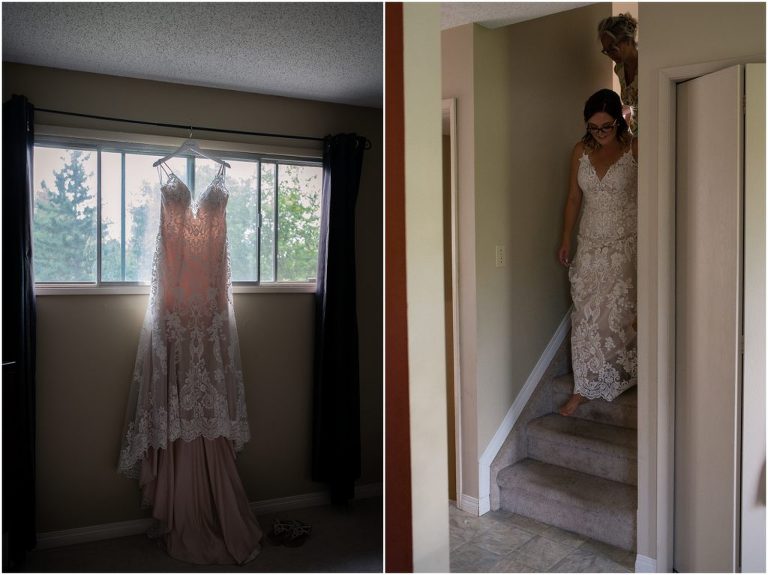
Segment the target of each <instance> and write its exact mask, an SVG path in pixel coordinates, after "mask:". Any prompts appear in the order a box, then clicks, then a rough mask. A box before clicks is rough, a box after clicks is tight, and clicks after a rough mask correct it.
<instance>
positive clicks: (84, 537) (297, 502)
mask: <svg viewBox="0 0 768 575" xmlns="http://www.w3.org/2000/svg"><path fill="white" fill-rule="evenodd" d="M383 492H384V488H383V484H382V483H369V484H366V485H360V486H355V499H366V498H368V497H378V496H380V495H382V493H383ZM330 502H331V498H330V496H329V495H328V493H326V492H318V493H304V494H301V495H292V496H290V497H278V498H276V499H266V500H263V501H253V502H251V504H250V507H251V511H253V513H254V515H263V514H265V513H276V512H277V513H279V512H282V511H289V510H292V509H303V508H305V507H315V506H317V505H327V504H329V503H330ZM152 523H153V519H151V518H147V519H135V520H133V521H119V522H117V523H104V524H101V525H91V526H88V527H78V528H76V529H65V530H63V531H49V532H47V533H38V535H37V549H50V548H52V547H64V546H65V545H75V544H77V543H89V542H91V541H101V540H102V539H114V538H116V537H128V536H130V535H141V534H142V533H146V531H147V530H148V529H149V528H150V527H152Z"/></svg>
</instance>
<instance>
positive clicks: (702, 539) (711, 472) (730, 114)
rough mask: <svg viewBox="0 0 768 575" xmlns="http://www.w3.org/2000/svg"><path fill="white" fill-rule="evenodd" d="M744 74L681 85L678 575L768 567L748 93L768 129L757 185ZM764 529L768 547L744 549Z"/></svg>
mask: <svg viewBox="0 0 768 575" xmlns="http://www.w3.org/2000/svg"><path fill="white" fill-rule="evenodd" d="M754 73H757V74H758V76H759V74H760V73H762V76H761V77H762V78H763V82H764V77H765V76H764V65H763V67H762V72H760V71H759V70H756V69H755V68H752V67H751V66H750V67H749V68H748V69H747V71H746V75H747V76H750V75H751V74H754ZM744 77H745V67H744V66H743V65H736V66H731V67H728V68H725V69H722V70H718V71H716V72H711V73H709V74H705V75H702V76H699V77H696V78H694V79H691V80H687V81H685V82H681V83H679V84H678V85H677V87H676V147H675V154H676V168H677V174H676V209H675V252H676V253H675V260H676V264H675V276H676V278H675V286H676V287H675V290H676V294H675V384H674V411H673V413H674V420H673V421H674V445H673V449H674V502H673V510H672V511H673V516H674V550H673V558H672V559H673V563H672V565H673V567H674V569H676V570H677V571H680V572H682V571H687V572H699V571H721V572H736V571H740V570H744V566H746V565H753V563H752V562H753V561H754V560H755V559H756V558H759V557H762V558H763V562H762V568H758V570H764V569H765V563H764V556H765V525H764V523H765V512H764V493H763V502H762V510H763V511H762V521H760V520H759V517H757V519H758V521H755V519H756V518H755V517H754V514H755V507H759V504H758V505H757V506H755V505H754V500H755V498H756V495H757V494H756V493H755V487H756V486H757V485H759V479H756V478H758V477H760V475H761V470H760V466H761V464H762V465H764V462H765V442H764V437H765V409H764V405H765V391H764V384H763V383H761V381H763V382H764V371H763V373H762V379H761V378H760V376H759V375H758V376H757V377H755V374H750V375H747V374H746V373H745V371H744V368H745V367H746V366H749V365H750V362H752V361H754V358H753V354H755V353H757V354H758V355H760V354H761V352H760V351H759V348H756V349H755V351H752V347H751V346H752V345H754V342H755V339H757V340H760V334H761V333H762V346H763V349H764V343H765V338H764V332H765V327H764V324H763V326H762V328H760V327H759V326H757V327H755V328H747V329H745V326H746V320H747V319H748V318H751V317H754V316H755V315H757V313H760V312H759V310H762V317H763V318H764V317H765V305H764V304H765V302H764V300H765V279H764V278H765V247H764V238H765V218H764V216H763V217H762V218H760V217H756V218H754V217H753V218H751V219H750V220H746V219H745V201H747V200H748V201H750V202H752V201H754V200H756V199H757V200H760V199H761V198H762V204H761V205H762V206H763V207H762V213H763V214H764V205H765V204H764V194H765V191H764V173H765V171H764V170H765V168H764V154H765V144H764V141H765V132H764V126H765V119H764V118H765V116H764V106H765V104H764V100H765V95H764V88H763V93H762V95H759V94H754V93H753V94H752V96H751V97H750V96H747V100H748V101H750V100H751V101H752V102H754V106H755V108H757V109H760V108H763V116H762V118H763V120H762V123H761V124H758V122H757V121H754V122H753V123H752V126H753V127H754V126H758V125H759V126H762V142H763V143H762V158H763V162H762V164H763V167H762V174H763V177H762V178H755V177H754V176H752V170H753V169H752V168H750V167H749V165H748V164H747V162H746V158H747V157H754V156H756V152H758V150H754V149H751V146H753V145H754V144H751V145H750V148H749V149H747V148H746V147H745V137H744V134H745V128H747V127H748V126H749V125H750V122H747V123H746V125H745V123H744V114H745V110H744V101H745V96H744V94H745V92H744ZM702 118H704V119H706V120H705V121H702ZM758 163H759V162H758ZM745 176H746V177H745ZM750 180H752V182H750ZM761 188H762V190H761ZM761 238H762V239H761ZM761 246H762V247H761ZM755 250H757V251H760V250H762V252H761V253H762V263H760V261H759V258H755V257H754V256H753V253H754V252H755ZM745 254H749V255H750V257H749V258H747V257H745ZM745 263H748V265H747V266H745ZM756 268H757V269H756ZM760 275H762V279H760V278H759V276H760ZM760 286H762V288H761V287H760ZM760 292H761V293H762V295H761V296H760ZM761 301H762V303H761ZM747 342H748V343H749V346H747V345H746V344H747ZM763 363H764V360H763ZM755 405H762V406H763V408H762V413H761V414H759V413H752V411H753V409H752V408H753V407H754V406H755ZM757 411H759V409H758V410H757ZM755 437H758V438H763V440H762V441H760V440H759V439H758V440H757V441H756V440H755ZM742 438H745V439H744V440H742ZM747 438H752V439H751V440H748V439H747ZM755 443H757V445H755ZM745 504H746V505H747V507H746V508H745V507H744V506H745ZM758 515H759V513H758ZM745 519H746V520H747V522H748V523H746V524H745V523H744V520H745ZM760 524H762V528H760ZM755 528H757V530H758V531H761V532H762V544H761V543H760V542H759V541H757V540H754V541H752V542H751V543H749V544H746V545H745V542H746V541H747V539H746V538H749V537H750V536H751V533H750V532H751V531H753V530H755ZM753 568H754V565H753ZM749 570H752V569H749Z"/></svg>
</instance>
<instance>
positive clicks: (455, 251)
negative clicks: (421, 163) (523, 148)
mask: <svg viewBox="0 0 768 575" xmlns="http://www.w3.org/2000/svg"><path fill="white" fill-rule="evenodd" d="M442 108H443V115H444V116H445V115H446V114H447V116H448V133H449V140H450V144H451V149H450V158H451V304H452V306H453V311H452V313H453V327H452V330H451V331H452V332H453V333H452V334H451V340H452V342H453V405H454V419H455V421H454V435H455V439H454V441H455V445H456V506H457V507H458V508H459V509H463V510H465V511H466V509H464V507H465V506H464V503H463V502H464V490H463V481H462V457H461V445H462V444H461V327H460V326H461V324H460V322H461V316H460V314H459V186H458V182H459V180H458V166H459V152H458V143H457V140H456V137H457V134H456V98H446V99H444V100H443V106H442Z"/></svg>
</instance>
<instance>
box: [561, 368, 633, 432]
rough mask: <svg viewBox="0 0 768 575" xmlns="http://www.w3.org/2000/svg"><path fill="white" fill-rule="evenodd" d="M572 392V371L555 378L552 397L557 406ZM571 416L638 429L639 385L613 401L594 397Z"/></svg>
mask: <svg viewBox="0 0 768 575" xmlns="http://www.w3.org/2000/svg"><path fill="white" fill-rule="evenodd" d="M572 393H573V374H572V373H567V374H565V375H561V376H560V377H557V378H555V379H554V380H553V382H552V397H553V399H554V401H555V405H556V406H560V405H562V404H564V403H565V402H566V401H567V400H568V398H569V397H570V396H571V394H572ZM571 417H576V418H579V419H588V420H590V421H596V422H598V423H607V424H609V425H616V426H619V427H631V428H632V429H637V386H635V387H633V388H631V389H628V390H627V391H625V392H624V393H622V394H621V395H620V396H619V397H617V398H616V399H614V400H613V401H605V400H604V399H593V400H591V401H588V402H587V403H582V404H581V405H580V406H579V407H577V408H576V411H575V412H574V413H573V415H572V416H571Z"/></svg>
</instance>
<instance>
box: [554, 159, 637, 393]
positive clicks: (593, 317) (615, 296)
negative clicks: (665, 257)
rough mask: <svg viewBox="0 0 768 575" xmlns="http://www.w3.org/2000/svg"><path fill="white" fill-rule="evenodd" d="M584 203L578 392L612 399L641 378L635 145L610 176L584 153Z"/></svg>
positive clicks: (577, 282)
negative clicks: (637, 324)
mask: <svg viewBox="0 0 768 575" xmlns="http://www.w3.org/2000/svg"><path fill="white" fill-rule="evenodd" d="M578 182H579V187H580V188H581V190H582V191H583V193H584V208H583V212H582V217H581V224H580V225H579V235H578V240H579V242H578V248H577V250H576V257H575V258H574V261H573V264H572V265H571V267H570V270H569V278H570V280H571V298H572V299H573V307H574V310H573V313H572V315H571V322H572V332H571V349H572V356H573V358H572V360H573V375H574V393H577V394H579V395H582V396H584V397H586V398H588V399H596V398H602V399H605V400H608V401H612V400H613V399H614V398H616V397H617V396H618V395H619V394H621V393H622V392H624V391H626V390H627V389H629V388H630V387H632V386H634V385H636V384H637V346H636V339H637V338H636V335H637V334H636V332H635V328H634V327H633V326H632V324H633V322H634V320H635V309H636V299H637V287H636V284H637V162H636V161H635V158H634V157H633V156H632V152H631V151H627V152H626V153H625V154H624V155H623V156H622V157H621V158H619V160H618V161H616V162H615V163H614V164H613V165H611V166H610V167H609V168H608V171H607V172H606V173H605V175H604V176H603V178H602V179H600V178H599V177H598V175H597V172H596V171H595V168H594V166H593V165H592V162H591V161H590V159H589V157H588V156H587V155H586V154H584V155H582V156H581V158H580V163H579V171H578Z"/></svg>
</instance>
